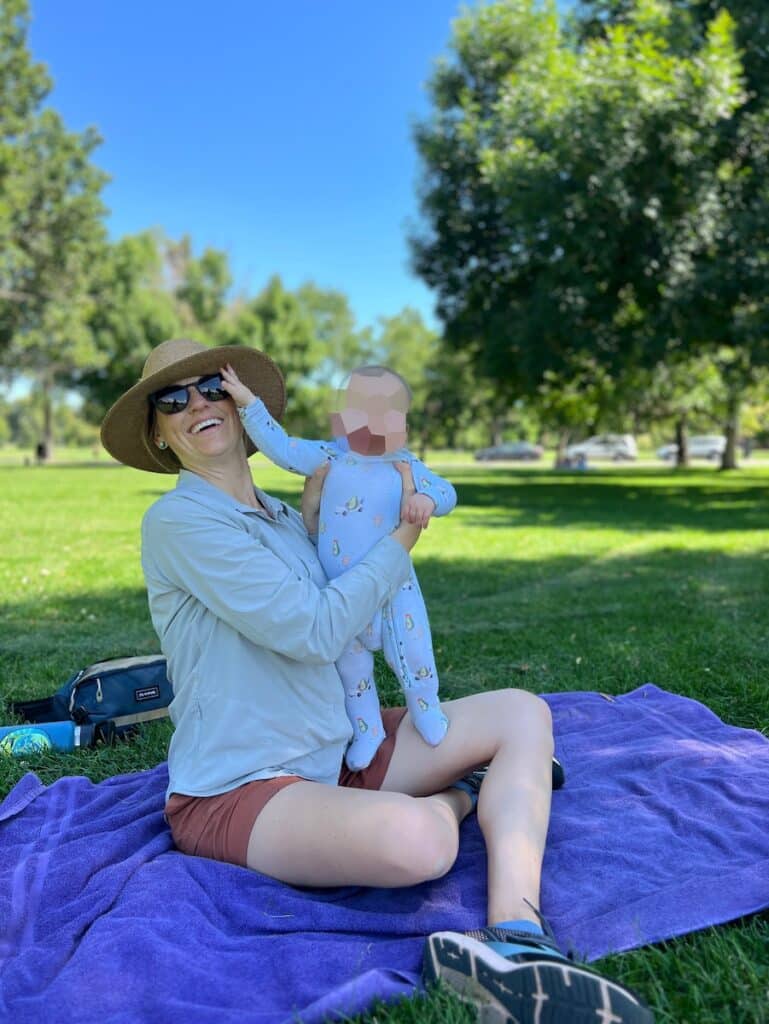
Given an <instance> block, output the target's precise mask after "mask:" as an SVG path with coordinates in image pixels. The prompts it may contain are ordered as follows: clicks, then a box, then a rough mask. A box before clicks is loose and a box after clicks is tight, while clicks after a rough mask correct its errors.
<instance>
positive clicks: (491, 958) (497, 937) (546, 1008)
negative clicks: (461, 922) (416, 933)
mask: <svg viewBox="0 0 769 1024" xmlns="http://www.w3.org/2000/svg"><path fill="white" fill-rule="evenodd" d="M540 920H541V921H542V923H543V927H544V928H545V930H546V932H547V934H544V935H543V934H541V933H540V934H532V933H531V932H528V931H522V930H521V931H516V930H512V929H507V928H481V929H480V930H478V931H473V932H466V933H464V934H463V933H461V932H436V933H435V934H434V935H431V936H430V937H429V938H428V939H427V942H426V945H425V953H424V964H423V968H422V976H423V978H424V981H425V984H428V985H429V984H432V983H435V982H438V981H440V982H442V983H443V984H446V985H448V986H449V987H450V988H451V989H452V990H453V991H454V992H455V994H456V995H458V996H459V998H460V999H461V1000H462V1001H463V1002H465V1003H468V1004H469V1005H471V1006H474V1007H475V1008H476V1010H477V1012H478V1020H479V1022H480V1024H654V1016H653V1015H652V1012H651V1010H650V1009H649V1007H648V1006H647V1005H646V1003H645V1002H644V1001H643V1000H642V999H641V997H640V996H639V995H637V994H636V993H634V992H633V991H632V990H631V989H629V988H625V986H624V985H620V984H618V983H617V982H615V981H610V980H609V979H608V978H604V977H603V976H602V975H600V974H598V973H596V972H595V971H591V970H590V969H589V968H588V967H583V966H582V965H581V964H577V963H574V962H573V961H572V960H570V959H568V958H567V957H565V956H564V955H563V953H561V951H560V950H559V949H558V946H557V944H556V942H555V939H554V938H553V934H552V932H551V931H550V929H549V927H548V926H547V923H546V922H545V921H544V920H543V919H542V918H540ZM499 950H502V952H499ZM503 954H504V955H503Z"/></svg>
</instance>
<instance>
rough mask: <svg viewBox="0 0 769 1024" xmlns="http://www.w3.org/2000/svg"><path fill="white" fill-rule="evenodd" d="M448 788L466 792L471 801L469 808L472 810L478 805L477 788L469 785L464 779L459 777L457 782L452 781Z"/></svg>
mask: <svg viewBox="0 0 769 1024" xmlns="http://www.w3.org/2000/svg"><path fill="white" fill-rule="evenodd" d="M449 788H450V789H461V790H462V792H463V793H467V795H468V796H469V797H470V800H471V801H472V805H471V807H470V810H472V811H474V810H475V808H476V807H477V806H478V790H477V789H475V788H474V787H473V786H471V785H470V783H469V782H465V780H464V779H459V780H458V781H457V782H452V783H451V786H450V787H449Z"/></svg>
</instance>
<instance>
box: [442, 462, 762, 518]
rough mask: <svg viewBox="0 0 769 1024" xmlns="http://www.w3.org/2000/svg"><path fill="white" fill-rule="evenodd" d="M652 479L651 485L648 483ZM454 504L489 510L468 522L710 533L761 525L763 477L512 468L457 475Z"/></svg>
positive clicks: (465, 508) (463, 507) (466, 507)
mask: <svg viewBox="0 0 769 1024" xmlns="http://www.w3.org/2000/svg"><path fill="white" fill-rule="evenodd" d="M652 482H653V486H651V484H652ZM456 488H457V494H458V499H459V500H458V508H460V509H464V510H469V509H488V510H489V511H487V512H485V513H483V514H482V515H478V516H473V515H470V516H466V519H467V520H468V521H469V522H470V523H471V524H473V525H475V524H477V525H484V526H489V527H500V526H501V527H513V526H521V525H524V524H525V525H532V526H553V527H570V526H575V527H580V528H582V529H584V528H588V529H589V528H591V527H594V528H601V527H607V526H609V527H616V528H618V529H625V530H642V531H646V532H656V531H660V530H671V529H676V528H678V527H684V528H686V529H693V530H707V531H712V532H720V531H732V530H756V529H765V528H766V526H767V522H768V517H767V511H766V501H767V495H769V480H767V478H766V477H761V476H755V477H752V476H747V475H746V474H741V475H740V477H739V478H734V477H717V478H715V479H714V481H713V482H712V483H708V482H703V481H702V475H701V474H699V473H697V474H696V475H694V474H693V475H692V477H690V478H689V479H687V478H686V477H682V478H678V477H676V479H675V480H671V481H670V482H667V481H666V482H665V483H663V484H660V483H659V476H658V475H657V474H655V475H653V479H652V474H644V473H643V471H635V473H634V478H633V479H623V480H618V479H617V477H616V475H614V476H612V475H611V474H606V475H604V476H600V475H594V476H593V475H591V476H586V475H584V474H582V475H580V476H577V475H574V476H571V477H562V476H558V477H553V476H547V475H545V474H540V475H534V474H530V473H516V474H515V475H514V476H512V475H511V476H510V477H507V478H506V477H505V476H503V475H499V476H497V475H495V476H494V478H493V480H489V481H488V482H486V481H479V482H477V483H475V482H473V481H471V480H470V481H468V480H460V481H459V482H458V483H457V484H456Z"/></svg>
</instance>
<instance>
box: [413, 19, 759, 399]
mask: <svg viewBox="0 0 769 1024" xmlns="http://www.w3.org/2000/svg"><path fill="white" fill-rule="evenodd" d="M665 16H666V5H665V4H664V3H663V2H662V0H659V2H655V0H642V2H639V3H638V4H636V5H635V6H634V7H633V18H632V19H631V20H630V21H629V22H628V23H627V24H621V25H612V26H608V27H607V28H606V30H605V33H604V34H603V35H602V36H601V37H600V38H596V39H589V40H587V41H586V42H585V43H584V44H583V46H582V49H581V50H577V49H576V48H575V47H573V46H572V45H571V44H570V42H569V40H568V39H567V38H566V37H565V35H564V34H563V33H562V32H561V30H560V27H559V24H558V19H557V15H556V12H555V8H554V6H553V5H552V4H548V5H547V6H546V7H545V8H540V7H538V6H537V5H536V4H535V3H534V2H533V0H507V2H497V3H491V4H488V5H484V6H482V7H479V8H478V9H475V10H471V11H468V12H466V13H465V14H464V15H463V16H462V17H460V18H459V19H458V20H457V21H456V22H455V23H454V36H453V41H452V49H453V60H448V61H444V62H443V64H442V65H440V66H439V68H438V70H437V71H436V73H435V75H434V76H433V79H432V81H431V96H432V102H433V107H434V113H433V116H432V118H431V119H430V120H428V121H427V122H425V123H423V124H422V125H420V126H419V127H418V129H417V133H416V142H417V146H418V149H419V152H420V155H421V158H422V163H423V167H424V176H423V183H422V189H421V209H422V214H423V219H424V226H423V228H422V230H421V233H419V234H416V235H415V236H414V237H413V238H412V248H413V255H414V262H415V267H416V269H417V271H418V273H419V274H420V275H421V276H422V278H423V279H424V280H425V281H426V283H427V284H428V285H430V286H431V287H432V288H434V289H435V290H436V292H437V294H438V312H439V316H440V317H441V319H442V320H443V322H444V324H445V329H446V337H447V340H448V341H449V342H450V343H451V344H452V345H453V346H454V347H456V348H469V349H470V350H472V351H474V352H475V353H476V359H477V364H478V367H479V369H480V371H481V372H482V373H483V374H484V375H487V376H490V377H492V378H493V379H495V380H497V381H498V382H499V387H500V388H501V389H503V390H505V391H506V392H507V393H508V394H509V395H510V396H511V397H512V396H514V395H516V394H527V395H534V394H536V393H537V389H538V388H539V387H540V386H541V385H542V383H543V381H545V380H548V381H552V380H561V381H566V379H567V376H568V374H569V373H570V372H572V368H573V367H574V366H575V365H582V361H583V360H584V359H590V360H593V361H595V363H596V365H598V366H599V367H600V368H601V369H602V370H603V371H604V372H612V373H614V374H618V373H619V372H621V371H622V370H623V369H625V368H627V367H630V366H633V365H639V364H640V365H646V366H653V365H655V364H656V363H657V362H659V361H660V359H662V358H664V357H665V355H666V354H667V352H668V351H669V350H670V348H671V346H672V347H678V348H681V347H685V346H689V347H690V348H696V347H697V346H698V345H703V346H704V345H705V344H706V335H704V334H702V333H701V332H700V334H699V335H698V336H696V337H695V334H694V332H693V331H692V330H691V329H686V330H684V327H685V325H686V322H687V317H688V315H689V314H694V312H696V310H694V309H693V306H694V305H695V304H696V296H695V295H694V282H695V281H697V280H698V279H699V278H700V270H701V265H702V264H703V263H704V264H705V265H707V266H710V265H711V259H712V247H713V240H714V238H717V237H719V232H720V231H721V230H722V228H723V225H724V223H725V206H726V205H727V203H728V196H727V195H726V194H725V190H724V188H723V185H722V179H723V175H724V171H725V166H724V162H723V159H722V154H721V152H720V150H719V143H720V135H719V126H720V124H721V122H722V121H723V120H725V119H727V118H729V117H730V116H731V115H732V113H733V112H734V110H735V109H736V108H737V107H738V106H739V104H740V103H741V102H742V101H743V98H744V97H743V92H742V86H741V79H740V64H739V60H738V56H737V52H736V48H735V44H734V39H733V25H732V22H731V20H730V18H729V16H728V15H727V14H725V13H724V14H721V15H719V16H718V17H717V18H716V19H715V20H714V21H713V22H712V23H711V24H710V27H709V30H708V34H707V38H706V39H705V41H704V42H703V43H702V45H701V46H700V47H699V49H697V50H696V51H692V52H691V53H690V54H688V55H679V54H678V53H676V51H675V50H674V47H673V45H672V43H671V42H670V40H669V39H667V38H666V36H665V33H664V26H665V23H666V22H665Z"/></svg>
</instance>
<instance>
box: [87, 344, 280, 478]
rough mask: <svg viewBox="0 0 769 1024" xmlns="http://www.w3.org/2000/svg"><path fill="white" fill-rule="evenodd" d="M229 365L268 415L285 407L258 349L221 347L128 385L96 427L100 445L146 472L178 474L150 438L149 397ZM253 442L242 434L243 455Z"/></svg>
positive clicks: (172, 459) (270, 365) (275, 375)
mask: <svg viewBox="0 0 769 1024" xmlns="http://www.w3.org/2000/svg"><path fill="white" fill-rule="evenodd" d="M227 363H230V364H231V365H232V367H233V369H234V370H235V372H236V373H237V375H238V377H239V378H240V379H241V381H242V382H243V383H244V384H245V385H246V387H248V388H249V389H250V390H251V391H253V392H254V394H255V395H258V396H259V397H260V398H261V399H262V401H263V402H264V404H265V405H266V406H267V409H268V410H269V412H270V415H271V416H273V418H274V419H276V420H279V419H280V418H281V417H282V416H283V411H284V409H285V407H286V389H285V385H284V383H283V375H282V374H281V372H280V370H279V369H278V367H277V366H276V365H275V363H274V362H273V361H272V359H270V357H269V356H268V355H265V354H264V352H260V351H259V350H258V349H255V348H247V347H246V346H245V345H222V346H220V347H219V348H211V349H206V350H205V351H201V352H196V353H195V354H194V355H190V356H187V357H185V358H184V359H179V360H177V361H176V362H174V363H172V364H171V365H170V366H166V367H164V368H163V369H162V370H159V371H158V372H157V373H153V374H152V375H151V376H149V377H144V378H142V380H140V381H139V383H138V384H134V386H133V387H132V388H129V389H128V391H126V393H125V394H124V395H121V397H120V398H118V400H117V401H116V402H115V404H114V405H113V406H112V407H111V408H110V409H109V411H108V412H107V415H106V416H105V417H104V421H103V423H102V426H101V443H102V444H103V445H104V447H105V448H106V449H107V451H108V452H109V453H110V455H111V456H112V457H113V458H114V459H117V461H118V462H122V463H124V464H125V465H126V466H133V467H134V468H135V469H145V470H147V471H148V472H150V473H178V472H179V469H180V468H181V467H180V466H179V462H178V460H177V458H176V456H175V455H174V454H173V452H172V451H171V450H170V449H166V450H165V451H161V450H160V449H159V448H158V446H157V445H156V444H155V443H154V441H153V440H152V438H151V437H150V422H151V417H150V411H151V410H150V404H149V396H150V395H151V394H154V392H155V391H159V390H160V389H161V388H164V387H168V386H169V385H170V384H174V383H176V381H178V380H182V379H183V378H185V377H195V376H197V377H202V376H205V374H208V373H218V372H219V371H220V369H221V368H222V367H223V366H225V365H226V364H227ZM255 451H256V446H255V445H254V444H253V442H252V441H251V440H250V438H249V437H248V435H246V455H247V456H249V455H253V454H254V452H255Z"/></svg>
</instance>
